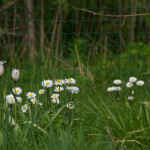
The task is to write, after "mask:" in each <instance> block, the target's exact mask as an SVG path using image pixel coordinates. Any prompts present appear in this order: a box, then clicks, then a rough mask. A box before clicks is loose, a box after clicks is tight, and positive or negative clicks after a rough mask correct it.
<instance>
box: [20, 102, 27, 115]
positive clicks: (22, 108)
mask: <svg viewBox="0 0 150 150" xmlns="http://www.w3.org/2000/svg"><path fill="white" fill-rule="evenodd" d="M21 110H22V112H23V113H25V112H26V111H27V110H28V106H27V104H25V105H23V106H22V107H21Z"/></svg>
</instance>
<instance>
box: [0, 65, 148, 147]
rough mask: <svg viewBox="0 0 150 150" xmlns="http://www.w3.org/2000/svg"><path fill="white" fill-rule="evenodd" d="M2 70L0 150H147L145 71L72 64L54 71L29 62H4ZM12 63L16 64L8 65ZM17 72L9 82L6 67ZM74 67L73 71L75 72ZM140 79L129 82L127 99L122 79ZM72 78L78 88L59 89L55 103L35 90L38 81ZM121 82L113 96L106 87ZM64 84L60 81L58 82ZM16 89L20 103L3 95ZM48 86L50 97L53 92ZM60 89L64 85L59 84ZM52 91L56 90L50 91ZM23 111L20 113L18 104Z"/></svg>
mask: <svg viewBox="0 0 150 150" xmlns="http://www.w3.org/2000/svg"><path fill="white" fill-rule="evenodd" d="M5 66H6V67H5V68H6V69H5V72H4V75H3V76H2V78H0V84H1V86H0V89H1V92H0V97H1V104H0V116H1V124H0V126H1V130H0V149H4V150H6V149H7V150H9V149H11V150H12V149H13V150H20V149H23V150H29V149H31V150H34V149H36V150H41V149H45V150H49V149H51V150H57V149H58V150H70V149H71V150H77V149H80V150H85V149H86V150H94V149H97V150H100V149H103V150H105V149H106V150H108V149H111V150H126V149H133V150H134V149H139V150H140V149H148V148H149V146H150V140H149V133H150V127H149V126H150V119H149V115H150V107H149V105H150V102H149V97H150V94H149V88H150V85H149V84H150V83H149V74H148V73H147V72H146V70H141V69H137V70H133V71H129V70H127V68H126V69H124V70H121V71H120V70H109V71H107V70H103V71H102V70H101V71H100V70H97V71H95V72H90V71H89V72H84V71H83V72H82V73H81V72H80V71H79V70H78V68H76V69H73V70H69V69H65V68H63V69H62V70H61V68H60V69H55V68H49V67H46V68H44V67H42V66H40V65H39V66H37V65H36V64H35V65H30V67H28V66H29V65H27V66H26V67H27V68H25V67H22V68H21V66H18V65H17V63H16V64H14V65H12V64H11V65H10V66H9V64H7V63H6V64H5ZM14 66H17V67H14ZM13 68H17V69H19V70H20V76H19V79H18V81H17V83H16V84H15V83H14V81H13V80H12V77H11V73H12V69H13ZM76 70H77V71H76ZM132 76H133V77H136V78H137V80H142V81H144V85H142V86H137V85H136V83H133V87H132V90H133V91H134V93H132V96H133V97H134V99H133V100H128V96H131V93H130V89H129V88H127V86H126V83H127V82H128V81H129V78H130V77H132ZM68 78H74V79H75V80H76V84H75V85H74V86H77V87H78V88H79V92H78V93H77V94H76V93H75V94H73V97H72V96H71V94H69V93H68V92H67V90H64V91H61V92H60V105H57V104H54V103H52V98H51V97H50V98H49V99H48V100H49V103H51V108H50V106H49V103H48V104H47V94H46V93H44V94H43V95H40V94H39V90H40V89H42V88H43V87H42V85H41V82H42V81H43V80H47V79H50V80H53V81H55V80H56V79H68ZM116 79H120V80H121V81H122V84H121V85H119V86H120V87H121V91H119V98H118V96H117V92H116V91H112V92H109V91H107V89H108V87H112V86H115V84H114V83H113V81H114V80H116ZM63 86H64V85H63ZM14 87H20V88H21V89H22V93H21V95H20V96H21V97H22V103H16V105H17V109H16V106H15V105H12V112H11V105H10V104H9V103H8V102H7V101H6V96H7V95H8V94H11V93H13V92H12V88H14ZM54 87H55V86H54V85H53V86H52V87H51V88H50V90H49V94H50V96H51V95H52V94H53V93H54ZM64 88H65V86H64ZM28 92H35V93H36V98H37V100H38V101H39V102H40V103H42V105H38V104H36V103H35V104H33V103H31V101H30V100H29V99H27V96H26V94H27V93H28ZM55 93H57V92H55ZM70 99H72V100H73V102H74V104H75V108H74V109H68V108H67V107H66V103H67V102H69V101H70ZM24 104H27V106H28V109H27V111H26V112H25V113H23V112H22V110H21V106H22V105H24Z"/></svg>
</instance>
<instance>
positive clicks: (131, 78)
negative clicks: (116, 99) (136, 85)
mask: <svg viewBox="0 0 150 150" xmlns="http://www.w3.org/2000/svg"><path fill="white" fill-rule="evenodd" d="M129 81H130V82H136V81H137V78H136V77H130V78H129Z"/></svg>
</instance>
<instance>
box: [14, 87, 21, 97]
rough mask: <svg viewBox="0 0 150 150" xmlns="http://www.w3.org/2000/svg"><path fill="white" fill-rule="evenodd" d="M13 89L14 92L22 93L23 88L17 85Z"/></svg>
mask: <svg viewBox="0 0 150 150" xmlns="http://www.w3.org/2000/svg"><path fill="white" fill-rule="evenodd" d="M12 90H13V93H14V94H16V95H20V94H21V93H22V89H21V88H20V87H15V88H13V89H12Z"/></svg>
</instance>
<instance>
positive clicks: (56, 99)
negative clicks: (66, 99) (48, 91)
mask: <svg viewBox="0 0 150 150" xmlns="http://www.w3.org/2000/svg"><path fill="white" fill-rule="evenodd" d="M52 102H53V103H57V104H59V103H60V101H59V99H58V98H55V99H52Z"/></svg>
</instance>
